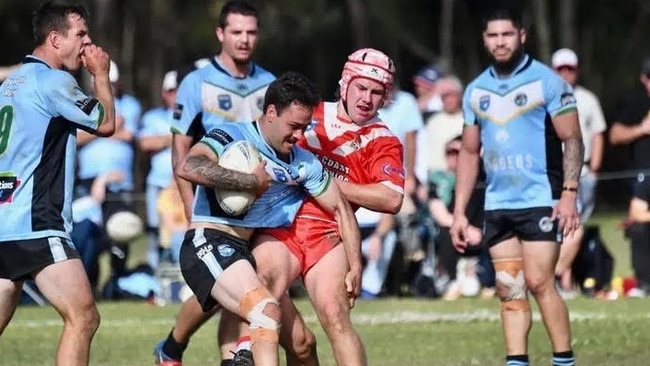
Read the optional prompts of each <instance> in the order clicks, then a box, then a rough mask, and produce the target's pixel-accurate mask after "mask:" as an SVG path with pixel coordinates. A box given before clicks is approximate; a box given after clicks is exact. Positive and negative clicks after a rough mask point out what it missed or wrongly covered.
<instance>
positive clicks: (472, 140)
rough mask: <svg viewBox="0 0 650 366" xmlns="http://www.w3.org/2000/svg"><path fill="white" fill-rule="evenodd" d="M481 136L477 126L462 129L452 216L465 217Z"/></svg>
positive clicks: (476, 171) (476, 166)
mask: <svg viewBox="0 0 650 366" xmlns="http://www.w3.org/2000/svg"><path fill="white" fill-rule="evenodd" d="M480 148H481V136H480V131H479V127H478V126H477V125H471V126H465V127H464V128H463V143H462V145H461V148H460V152H459V154H458V169H457V171H456V188H455V191H456V192H455V201H456V204H455V205H454V215H461V216H464V215H465V211H466V210H467V204H468V203H469V199H470V197H471V196H472V191H473V190H474V185H475V184H476V177H477V176H478V164H479V158H480V156H479V152H480Z"/></svg>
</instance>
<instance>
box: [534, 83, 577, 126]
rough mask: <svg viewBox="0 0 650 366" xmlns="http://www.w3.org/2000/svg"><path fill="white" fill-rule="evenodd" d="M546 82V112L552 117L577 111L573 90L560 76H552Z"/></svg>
mask: <svg viewBox="0 0 650 366" xmlns="http://www.w3.org/2000/svg"><path fill="white" fill-rule="evenodd" d="M542 80H544V84H543V85H544V98H546V100H545V102H546V111H547V112H548V114H550V115H551V117H555V116H557V115H560V114H562V113H566V112H569V111H572V110H573V111H575V110H577V107H576V98H575V97H574V96H573V89H572V88H571V86H570V85H569V84H567V83H566V82H565V81H564V80H563V79H562V78H560V77H559V76H557V75H555V74H552V75H550V76H549V77H545V78H542Z"/></svg>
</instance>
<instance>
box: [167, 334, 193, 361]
mask: <svg viewBox="0 0 650 366" xmlns="http://www.w3.org/2000/svg"><path fill="white" fill-rule="evenodd" d="M173 333H174V329H173V328H172V331H171V332H169V335H168V336H167V340H165V343H164V344H163V347H162V350H163V353H164V354H165V355H166V356H167V357H171V358H173V359H174V360H182V359H183V352H185V348H187V343H178V342H176V340H175V339H174V337H173V336H172V334H173Z"/></svg>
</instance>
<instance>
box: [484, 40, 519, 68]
mask: <svg viewBox="0 0 650 366" xmlns="http://www.w3.org/2000/svg"><path fill="white" fill-rule="evenodd" d="M488 57H489V58H490V63H492V65H493V66H494V68H495V69H496V71H497V73H499V74H502V75H508V74H511V73H512V72H513V71H514V70H515V68H516V67H517V65H519V63H520V62H521V59H522V58H523V57H524V46H523V44H521V43H518V44H517V45H516V46H515V48H514V49H513V50H512V55H511V56H510V58H509V59H507V60H497V59H496V58H495V57H494V55H493V54H492V53H491V52H488Z"/></svg>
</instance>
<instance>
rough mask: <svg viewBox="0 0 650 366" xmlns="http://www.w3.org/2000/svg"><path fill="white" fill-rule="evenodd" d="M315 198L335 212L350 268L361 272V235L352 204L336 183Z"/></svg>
mask: <svg viewBox="0 0 650 366" xmlns="http://www.w3.org/2000/svg"><path fill="white" fill-rule="evenodd" d="M314 198H315V199H316V201H317V202H318V204H320V205H321V206H322V207H323V208H325V209H326V210H328V211H330V212H332V213H333V214H334V217H335V219H336V222H337V223H338V226H339V230H340V232H341V239H342V241H343V246H344V248H345V253H346V256H347V258H348V262H349V264H350V269H351V270H352V271H359V272H361V235H360V234H359V224H358V223H357V218H356V217H355V216H354V212H352V208H351V207H350V204H349V203H348V202H347V201H346V200H345V198H344V197H343V195H342V194H341V191H340V190H339V188H338V186H337V185H336V184H330V185H329V186H328V188H327V190H326V191H325V193H323V194H321V195H319V196H317V197H314ZM359 285H360V284H359Z"/></svg>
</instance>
